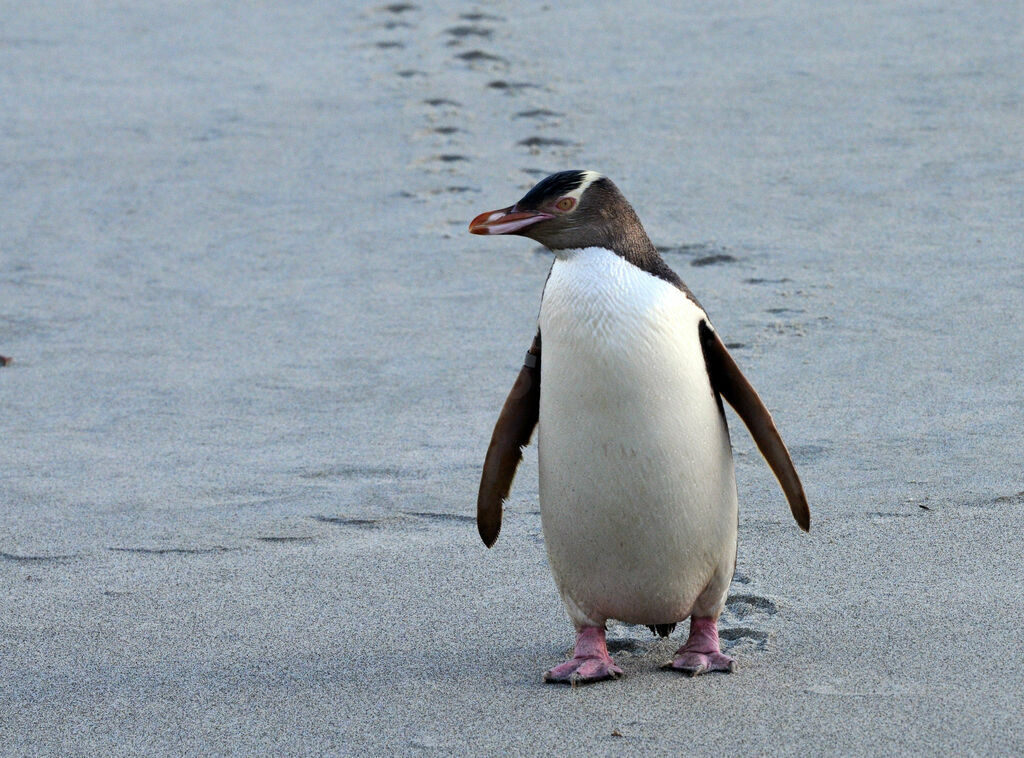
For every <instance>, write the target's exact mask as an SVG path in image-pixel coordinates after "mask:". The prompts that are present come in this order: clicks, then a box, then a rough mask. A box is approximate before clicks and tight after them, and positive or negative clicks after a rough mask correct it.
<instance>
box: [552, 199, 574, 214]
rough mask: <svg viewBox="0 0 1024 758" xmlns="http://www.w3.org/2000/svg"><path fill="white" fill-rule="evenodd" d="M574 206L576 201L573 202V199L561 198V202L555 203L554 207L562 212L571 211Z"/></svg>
mask: <svg viewBox="0 0 1024 758" xmlns="http://www.w3.org/2000/svg"><path fill="white" fill-rule="evenodd" d="M574 205H576V200H575V198H571V197H563V198H562V199H561V200H559V201H558V202H557V203H555V207H556V208H558V210H560V211H563V212H565V211H571V210H572V209H573V206H574Z"/></svg>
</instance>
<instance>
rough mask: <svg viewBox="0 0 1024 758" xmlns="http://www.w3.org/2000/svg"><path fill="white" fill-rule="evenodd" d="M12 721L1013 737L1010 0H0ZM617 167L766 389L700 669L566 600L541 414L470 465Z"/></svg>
mask: <svg viewBox="0 0 1024 758" xmlns="http://www.w3.org/2000/svg"><path fill="white" fill-rule="evenodd" d="M3 18H4V21H3V24H2V25H0V93H2V98H0V99H2V101H3V103H4V105H3V108H0V191H2V197H3V201H2V202H0V354H2V355H3V356H9V357H11V358H12V359H13V361H12V362H11V363H10V364H9V365H6V366H0V412H2V416H0V418H2V422H0V509H2V513H3V518H2V520H0V597H2V598H3V599H2V600H0V753H3V754H4V755H12V756H14V755H24V756H35V755H69V756H70V755H83V756H84V755H126V756H127V755H186V754H187V755H260V754H262V755H366V754H371V755H385V754H389V755H390V754H397V755H449V754H458V755H481V756H483V755H556V754H557V755H566V754H568V755H641V754H643V755H648V754H653V755H662V754H664V755H678V754H684V753H685V754H696V755H844V756H848V755H905V754H906V755H949V754H958V755H986V756H987V755H1021V754H1024V591H1022V588H1021V587H1022V581H1024V568H1022V554H1024V549H1022V545H1024V541H1022V538H1021V534H1022V533H1024V423H1022V419H1024V392H1022V387H1024V359H1022V355H1024V319H1022V316H1021V314H1022V309H1021V303H1022V302H1024V221H1022V215H1021V209H1022V208H1024V161H1022V160H1021V157H1022V145H1024V102H1022V88H1021V84H1022V82H1024V62H1022V60H1024V59H1022V58H1021V55H1020V42H1021V30H1022V20H1021V14H1020V8H1019V6H1016V5H1015V4H1013V3H1009V4H973V3H953V4H948V3H945V4H943V3H919V4H914V5H890V4H864V3H855V2H839V3H830V4H820V3H813V2H807V1H804V2H799V1H797V2H788V3H781V4H769V5H767V6H765V5H763V4H760V3H754V2H738V3H727V4H725V5H721V6H714V7H710V6H706V5H705V4H679V5H678V6H677V7H674V8H672V9H665V8H652V7H650V5H649V4H646V3H639V2H635V3H634V2H629V3H625V4H623V3H609V2H597V3H591V4H589V5H587V6H576V7H561V6H558V5H556V4H543V3H526V4H523V3H512V2H504V1H499V2H494V3H488V4H486V5H482V4H479V5H478V4H474V3H458V2H457V3H453V4H447V5H445V4H438V5H430V4H427V3H423V2H419V0H416V2H415V3H414V4H413V3H395V4H391V5H375V4H364V5H356V4H353V5H352V6H348V5H346V4H336V5H334V6H332V5H330V4H327V5H324V4H312V5H308V6H306V5H295V6H293V5H287V4H286V7H282V8H275V7H273V5H270V6H264V5H258V6H254V5H251V4H234V3H229V4H220V3H204V4H188V5H185V6H180V7H179V6H178V5H176V4H171V3H157V2H149V1H148V0H147V1H145V2H139V3H134V4H128V5H124V4H116V3H102V2H101V3H97V4H95V5H93V6H90V7H89V8H88V9H83V8H79V7H78V6H76V5H74V4H67V5H57V6H42V5H38V4H8V7H7V8H6V10H5V11H4V13H3ZM569 168H580V169H584V168H585V169H594V170H598V171H600V172H602V173H604V174H606V175H608V176H610V177H611V178H612V179H614V181H615V182H616V184H617V185H618V186H619V187H620V189H621V190H622V191H623V193H624V194H625V195H626V197H627V198H628V199H629V200H630V201H631V203H632V204H633V206H634V207H635V208H636V210H637V212H638V213H639V215H640V218H641V219H642V220H643V222H644V224H645V227H646V229H647V231H648V232H649V233H650V235H651V238H652V239H653V241H654V242H655V243H656V244H657V245H659V246H661V247H662V248H663V249H664V251H665V252H664V255H665V258H666V260H667V261H668V262H669V264H670V265H671V266H672V267H673V268H674V269H675V270H676V271H677V272H678V273H679V274H680V275H681V276H682V278H683V279H684V280H685V281H686V282H687V284H688V285H689V287H690V288H691V289H692V290H693V292H694V293H695V294H696V295H697V297H698V298H699V299H700V300H701V302H702V304H703V305H704V306H705V308H706V309H707V310H708V312H709V314H710V315H711V317H712V319H713V320H714V323H715V325H716V327H717V329H718V331H719V333H720V334H721V335H722V336H723V338H724V339H725V341H726V342H727V343H728V344H729V346H730V349H731V351H732V353H733V355H734V357H735V358H736V360H737V362H738V363H739V364H740V365H741V366H742V367H743V369H744V371H745V373H746V374H747V376H748V377H749V378H750V379H751V381H752V383H753V384H754V386H755V387H757V389H758V390H759V392H760V393H761V395H762V397H763V398H764V399H765V402H766V403H767V405H768V407H769V408H770V409H771V410H772V413H773V414H774V416H775V419H776V421H777V422H778V425H779V428H780V429H781V431H782V435H783V437H784V439H785V440H786V442H787V443H788V445H789V448H790V450H791V452H792V454H793V458H794V460H795V462H796V465H797V468H798V470H799V472H800V474H801V476H802V479H803V483H804V486H805V488H806V491H807V494H808V498H809V501H810V504H811V512H812V527H811V531H810V533H809V534H804V533H802V532H800V531H799V529H798V528H797V527H796V525H795V524H794V523H793V521H792V518H791V516H790V514H789V509H788V507H787V506H786V502H785V499H784V497H783V495H782V493H781V491H780V490H779V487H778V485H777V484H776V482H775V480H774V479H773V477H772V474H771V472H770V470H769V469H768V467H767V466H766V465H765V463H764V461H763V460H762V459H761V457H760V455H759V454H758V452H757V450H756V448H755V447H754V445H753V443H752V441H751V440H750V438H749V436H748V435H747V433H746V431H745V429H744V428H743V425H742V423H741V422H740V421H739V420H738V419H737V417H736V416H735V415H731V413H730V415H729V422H730V427H731V429H732V438H733V446H734V450H735V455H736V470H737V480H738V486H739V495H740V523H739V557H738V566H737V573H736V577H735V579H734V581H733V585H732V589H731V592H730V600H729V603H728V605H727V609H726V612H725V614H724V615H723V618H722V623H721V634H722V638H723V643H724V647H725V649H726V650H727V651H728V652H729V653H730V654H732V655H734V656H736V658H737V659H738V662H739V668H738V670H737V671H736V672H735V673H734V674H731V675H708V676H703V677H698V678H695V679H687V678H684V677H681V676H678V675H675V674H672V673H669V672H665V671H661V670H660V669H659V665H660V664H661V663H663V662H665V661H666V660H668V659H670V658H671V653H672V651H673V650H674V649H675V648H676V647H678V646H679V644H681V642H680V638H681V637H684V636H685V625H683V627H684V628H681V629H680V630H678V631H677V632H676V633H675V634H674V635H673V638H671V639H669V640H664V641H659V640H657V639H656V638H654V637H653V636H652V635H651V633H650V632H649V631H648V630H647V629H646V628H643V627H633V626H627V625H622V624H613V625H612V626H611V628H610V630H609V640H610V647H611V650H612V653H613V655H614V656H615V657H616V660H617V661H618V663H619V664H620V665H621V666H622V668H623V669H624V670H625V677H624V678H622V679H621V680H618V681H612V682H604V683H601V684H597V685H593V686H588V687H579V688H575V689H570V688H568V687H563V686H552V685H545V684H543V683H542V681H541V674H542V672H543V671H544V670H545V669H546V668H548V667H550V666H552V665H554V664H555V663H558V662H559V661H561V660H562V659H563V658H564V657H565V655H566V654H567V652H568V651H569V649H570V646H571V644H572V640H573V631H572V627H571V625H570V623H569V621H568V618H567V616H566V614H565V611H564V609H563V607H562V604H561V601H560V599H559V597H558V594H557V591H556V589H555V586H554V583H553V581H552V579H551V576H550V573H549V571H548V568H547V562H546V557H545V554H544V545H543V541H542V538H541V530H540V516H539V510H538V501H537V463H536V448H535V447H531V448H529V449H528V450H527V453H526V459H525V461H524V464H523V466H522V467H521V469H520V472H519V476H518V478H517V480H516V484H515V487H514V489H513V493H512V497H511V499H510V501H509V503H508V505H507V508H506V514H505V523H504V527H503V530H502V533H501V537H500V539H499V541H498V543H497V545H496V546H495V547H494V548H493V549H491V550H487V549H486V548H485V547H484V546H483V544H482V543H481V541H480V539H479V537H478V536H477V532H476V525H475V503H476V489H477V485H478V482H479V475H480V467H481V464H482V462H483V456H484V452H485V450H486V447H487V442H488V439H489V437H490V433H491V428H492V426H493V424H494V421H495V419H496V418H497V414H498V411H499V409H500V407H501V404H502V402H503V400H504V398H505V395H506V393H507V392H508V390H509V388H510V387H511V384H512V381H513V380H514V378H515V375H516V372H517V371H518V367H519V365H520V364H521V361H522V355H523V352H524V351H525V350H526V348H527V347H528V346H529V343H530V339H531V338H532V336H533V333H534V330H535V327H536V319H537V309H538V306H539V302H540V293H541V287H542V286H543V283H544V278H545V275H546V273H547V270H548V268H549V266H550V262H551V258H550V254H549V253H547V252H546V251H544V250H543V249H541V248H538V247H537V245H536V244H535V243H532V242H530V241H529V240H526V239H522V238H498V239H481V238H477V237H473V236H471V235H469V234H468V233H467V231H466V226H467V223H468V222H469V220H470V219H471V218H473V217H474V216H475V215H476V214H478V213H480V212H482V211H484V210H488V209H492V208H499V207H503V206H505V205H509V204H511V203H512V202H514V201H515V200H516V199H518V198H519V197H520V196H521V195H522V194H523V193H524V192H525V190H526V189H528V188H529V187H530V186H531V185H532V184H533V183H535V182H536V181H537V180H539V179H540V178H542V177H543V176H545V175H547V174H549V173H551V172H554V171H558V170H562V169H569Z"/></svg>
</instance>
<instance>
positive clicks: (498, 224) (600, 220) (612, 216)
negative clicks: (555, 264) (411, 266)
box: [469, 171, 646, 251]
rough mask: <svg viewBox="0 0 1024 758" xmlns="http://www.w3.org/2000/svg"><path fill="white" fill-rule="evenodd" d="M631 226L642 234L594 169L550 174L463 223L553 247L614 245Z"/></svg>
mask: <svg viewBox="0 0 1024 758" xmlns="http://www.w3.org/2000/svg"><path fill="white" fill-rule="evenodd" d="M633 227H635V229H633ZM636 230H639V232H640V233H641V234H643V227H641V226H640V221H639V219H638V218H637V216H636V213H635V212H634V211H633V208H632V207H631V206H630V205H629V203H628V202H627V201H626V198H624V197H623V196H622V193H621V192H619V189H618V187H616V186H615V185H614V184H613V183H612V181H611V179H609V178H608V177H606V176H602V175H601V174H599V173H597V172H596V171H560V172H558V173H557V174H552V175H551V176H549V177H547V178H546V179H543V180H541V181H540V182H538V183H537V185H536V186H535V187H534V188H533V189H531V190H530V191H529V192H527V193H526V194H525V195H523V197H522V198H520V200H519V202H517V203H516V204H515V205H510V206H509V207H507V208H501V209H499V210H496V211H487V212H486V213H481V214H480V215H479V216H477V217H476V218H474V219H473V220H472V221H471V222H470V224H469V231H470V232H471V233H472V234H517V235H519V236H522V237H529V238H530V239H534V240H536V241H537V242H539V243H541V244H542V245H544V246H546V247H547V248H549V249H550V250H553V251H558V250H565V249H573V248H584V247H605V248H608V249H610V250H614V249H616V247H617V246H616V244H615V243H616V241H617V240H619V239H621V238H622V237H623V234H624V233H626V232H630V231H632V232H634V233H635V231H636ZM644 237H645V238H646V235H644Z"/></svg>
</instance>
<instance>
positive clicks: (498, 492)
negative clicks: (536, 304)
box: [476, 330, 540, 547]
mask: <svg viewBox="0 0 1024 758" xmlns="http://www.w3.org/2000/svg"><path fill="white" fill-rule="evenodd" d="M539 415H540V330H538V331H537V336H536V337H534V338H533V344H532V345H530V349H529V350H528V351H527V353H526V361H525V362H524V363H523V367H522V369H520V371H519V376H517V377H516V382H515V384H513V385H512V391H511V392H509V393H508V397H507V398H506V399H505V405H504V406H503V407H502V409H501V414H500V415H499V416H498V423H496V424H495V425H494V433H493V434H492V435H491V444H490V445H489V446H488V448H487V457H486V458H485V459H484V471H483V474H482V475H481V477H480V493H479V494H478V495H477V499H476V526H477V529H478V530H479V531H480V538H481V539H482V540H483V541H484V544H485V545H487V547H491V546H492V545H493V544H494V543H495V542H497V540H498V532H500V531H501V511H502V504H503V503H504V502H505V499H506V498H508V493H509V491H510V490H511V489H512V480H513V479H514V478H515V476H516V469H517V468H518V467H519V461H521V460H522V459H523V448H524V447H526V445H527V444H529V442H530V437H531V436H532V435H533V428H534V427H535V426H537V418H538V416H539Z"/></svg>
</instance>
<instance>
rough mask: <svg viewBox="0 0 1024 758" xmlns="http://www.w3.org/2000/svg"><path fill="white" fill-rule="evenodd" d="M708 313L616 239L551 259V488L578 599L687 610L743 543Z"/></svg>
mask: <svg viewBox="0 0 1024 758" xmlns="http://www.w3.org/2000/svg"><path fill="white" fill-rule="evenodd" d="M705 318H706V315H705V314H704V312H703V310H701V309H700V308H699V307H698V306H697V305H696V304H695V303H694V302H693V301H691V300H690V299H689V298H687V297H686V295H685V294H684V293H683V292H681V291H680V290H679V289H678V288H676V287H674V286H673V285H671V284H669V283H668V282H665V281H663V280H661V279H658V278H656V277H654V276H651V275H650V274H647V273H646V272H644V271H642V270H640V269H638V268H637V267H635V266H633V265H631V264H629V263H628V262H626V261H625V260H623V259H622V258H621V257H620V256H618V255H615V254H614V253H612V252H610V251H607V250H603V249H600V248H587V249H584V250H579V251H571V252H568V253H563V254H562V256H561V257H560V258H559V259H558V260H556V262H555V264H554V266H553V268H552V271H551V276H550V277H549V279H548V282H547V285H546V287H545V290H544V298H543V302H542V304H541V315H540V329H541V340H542V351H543V352H542V356H543V357H542V361H541V371H542V375H541V399H540V421H539V453H540V498H541V513H542V522H543V526H544V536H545V544H546V546H547V550H548V557H549V560H550V562H551V566H552V571H553V573H554V574H555V579H556V582H557V583H558V585H559V588H560V589H561V590H562V594H563V597H564V598H566V602H567V605H569V606H570V611H571V609H572V608H573V607H574V606H577V607H579V608H582V609H583V611H582V612H583V613H584V615H586V617H587V618H591V619H594V620H596V619H598V618H599V617H602V616H604V617H614V618H620V619H623V620H634V621H642V622H644V623H649V622H650V623H654V622H657V623H661V622H662V621H671V620H674V618H673V614H679V613H683V610H682V609H683V606H686V604H687V603H692V602H693V601H694V599H695V598H696V597H697V595H698V594H699V593H700V591H701V590H702V589H703V588H704V587H705V586H706V585H707V584H708V582H709V581H710V579H711V576H712V575H713V574H714V573H715V571H716V570H719V569H720V567H721V564H722V562H723V560H724V561H726V563H727V562H728V561H730V560H732V558H733V556H734V555H735V539H736V530H735V528H736V489H735V480H734V478H733V469H732V454H731V448H730V445H729V437H728V431H727V429H726V426H725V423H724V420H723V418H722V416H721V414H720V412H719V408H718V405H717V404H716V402H715V398H714V394H713V392H712V389H711V384H710V380H709V379H708V375H707V369H706V367H705V362H704V356H703V353H702V351H701V347H700V340H699V337H698V325H699V323H700V321H701V320H702V319H705ZM638 588H643V589H642V591H641V590H639V589H638ZM687 608H688V606H687ZM687 612H688V611H687ZM683 615H684V616H685V613H683ZM657 619H661V621H657Z"/></svg>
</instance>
